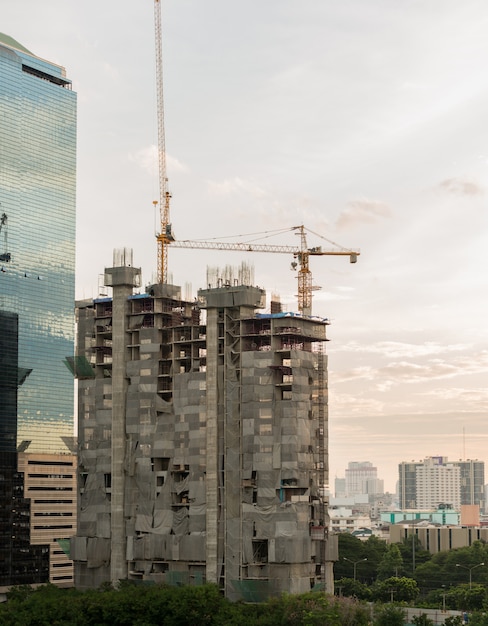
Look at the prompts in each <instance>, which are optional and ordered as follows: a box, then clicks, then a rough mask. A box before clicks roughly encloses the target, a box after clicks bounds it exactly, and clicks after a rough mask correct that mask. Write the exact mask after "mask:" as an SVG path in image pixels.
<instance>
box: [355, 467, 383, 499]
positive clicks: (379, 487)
mask: <svg viewBox="0 0 488 626" xmlns="http://www.w3.org/2000/svg"><path fill="white" fill-rule="evenodd" d="M383 491H384V484H383V481H382V480H380V479H379V478H378V470H377V468H376V467H374V466H373V464H372V463H370V462H369V461H352V462H350V463H349V464H348V466H347V469H346V495H347V496H355V495H359V494H363V493H367V494H368V495H377V494H381V493H383Z"/></svg>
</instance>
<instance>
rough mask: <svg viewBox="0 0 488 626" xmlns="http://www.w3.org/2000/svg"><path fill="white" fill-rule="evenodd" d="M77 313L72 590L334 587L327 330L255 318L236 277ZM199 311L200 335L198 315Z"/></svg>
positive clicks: (254, 299) (123, 271)
mask: <svg viewBox="0 0 488 626" xmlns="http://www.w3.org/2000/svg"><path fill="white" fill-rule="evenodd" d="M226 272H227V273H226V275H225V276H220V275H217V274H215V275H214V274H212V275H211V276H210V275H209V278H208V280H207V284H208V288H207V289H204V290H201V291H200V292H199V296H198V300H195V301H193V302H188V301H184V300H183V299H182V298H181V294H180V289H179V288H178V287H175V286H172V285H165V284H162V285H152V286H151V287H149V288H148V289H147V291H146V292H145V293H141V294H134V295H131V292H132V287H133V286H134V285H136V284H137V282H138V280H139V278H138V277H139V273H138V270H136V269H134V268H133V267H132V263H131V262H130V264H129V263H128V262H127V257H126V259H125V262H124V263H123V264H122V266H117V265H116V263H115V262H114V268H111V269H108V270H106V272H105V279H106V281H105V282H106V284H108V285H110V286H111V287H113V297H110V298H101V299H97V300H94V301H84V302H80V303H78V304H77V315H78V333H79V336H78V355H77V358H76V368H77V371H78V378H79V383H78V384H79V443H80V457H79V469H80V509H79V525H78V533H77V537H76V538H74V539H73V541H72V556H73V558H74V559H75V563H76V567H75V572H76V582H77V586H79V587H92V586H97V585H99V584H100V583H102V582H104V581H118V580H119V579H124V578H130V579H137V580H154V581H165V582H167V583H169V584H178V583H193V584H198V583H201V582H203V581H209V582H214V583H216V584H218V585H219V586H220V588H221V589H222V590H224V591H225V594H226V596H227V597H229V598H232V599H238V598H245V599H248V600H256V599H260V598H263V597H267V596H269V595H272V594H278V593H281V592H283V591H287V592H304V591H308V590H309V589H310V588H311V586H313V585H315V584H316V583H319V582H325V584H326V587H327V589H329V590H330V591H332V590H333V574H332V561H333V560H334V559H335V558H336V548H337V546H336V543H335V542H334V541H333V539H334V538H328V533H327V529H328V516H327V503H326V501H325V500H324V497H323V493H324V489H323V486H324V485H325V484H327V479H328V463H327V364H326V356H325V354H324V350H323V345H324V342H325V341H326V327H327V321H326V320H323V319H317V318H313V319H312V318H306V317H303V316H299V315H295V314H291V313H282V312H281V311H280V310H279V306H278V305H277V304H276V303H274V304H273V306H272V311H273V312H272V313H269V314H262V313H259V312H258V311H259V309H261V308H262V307H263V306H264V303H265V293H264V291H263V290H262V289H259V288H257V287H254V286H252V279H251V276H250V271H249V269H248V268H246V267H243V268H242V269H241V270H240V272H239V276H238V277H237V278H235V279H234V277H233V275H232V273H231V272H230V270H228V269H227V270H226ZM205 313H206V323H204V319H203V317H204V315H205Z"/></svg>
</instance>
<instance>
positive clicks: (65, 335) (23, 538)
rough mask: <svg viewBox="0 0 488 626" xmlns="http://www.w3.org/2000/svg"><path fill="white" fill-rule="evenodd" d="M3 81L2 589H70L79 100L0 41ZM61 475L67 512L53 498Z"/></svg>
mask: <svg viewBox="0 0 488 626" xmlns="http://www.w3.org/2000/svg"><path fill="white" fill-rule="evenodd" d="M0 85H1V89H0V146H1V150H0V204H1V206H0V223H1V232H0V395H1V402H0V470H1V474H2V477H3V478H4V480H2V481H1V484H0V501H1V506H0V535H1V542H0V587H2V588H4V587H7V586H9V585H11V584H28V583H39V582H47V581H48V580H51V581H52V582H59V583H60V584H62V585H66V584H68V585H69V584H72V583H73V579H72V576H71V577H69V574H66V576H68V577H65V574H64V573H63V574H60V573H59V572H60V571H61V570H62V571H63V572H69V570H70V567H71V562H70V561H69V559H68V558H67V557H66V556H65V555H63V554H59V550H60V547H59V543H58V542H57V539H67V538H68V537H69V536H70V534H72V532H73V530H72V528H71V527H72V525H73V524H75V516H74V515H73V514H74V512H75V510H76V509H75V506H74V497H75V493H76V492H75V472H74V468H75V460H74V457H73V455H74V454H76V445H75V443H74V436H73V435H74V432H73V429H74V417H73V378H72V376H71V375H70V373H69V371H68V369H67V368H66V366H65V363H63V361H65V359H66V357H69V358H71V359H72V358H73V354H74V315H73V301H74V286H75V275H74V272H75V200H76V94H75V93H74V92H73V91H72V90H71V82H70V81H69V80H68V79H67V78H66V72H65V70H64V68H62V67H60V66H58V65H55V64H53V63H50V62H48V61H45V60H43V59H41V58H39V57H37V56H35V55H34V54H32V53H31V52H29V51H28V50H27V49H26V48H24V47H23V46H22V45H21V44H19V43H18V42H16V41H14V40H13V39H12V38H10V37H8V36H7V35H3V34H0ZM18 455H21V456H18ZM21 459H22V460H21ZM65 461H66V467H65V468H64V467H63V469H61V467H62V465H64V462H65ZM60 464H62V465H60ZM34 468H37V469H35V471H33V470H34ZM68 468H69V469H68ZM24 471H25V472H26V484H25V485H24V474H23V472H24ZM34 474H38V475H39V477H36V476H34ZM61 474H62V475H63V479H62V481H61V483H62V484H63V485H66V481H68V482H69V480H71V502H70V503H69V506H71V510H70V511H69V512H68V510H67V508H66V509H65V505H66V507H68V503H64V502H63V503H58V502H54V500H59V499H61V498H60V497H58V498H56V497H55V494H56V491H57V489H58V486H59V475H61ZM29 475H32V479H33V482H32V483H31V482H29V481H30V478H29ZM68 475H69V476H70V477H71V478H70V479H68V478H64V477H65V476H68ZM38 478H39V481H40V482H39V481H38ZM27 483H29V484H27ZM29 485H30V486H29ZM36 490H37V491H36ZM34 492H36V499H37V500H43V502H42V503H41V502H39V503H38V504H39V506H37V504H36V503H34V502H33V500H32V498H33V497H34ZM41 494H42V495H41ZM58 494H59V491H58ZM64 495H66V494H63V498H64ZM66 499H69V498H66ZM47 500H50V501H51V502H52V504H53V509H52V510H51V509H50V508H49V507H50V505H49V503H48V502H47ZM65 513H66V514H67V515H66V516H65V515H64V514H65ZM44 514H46V516H47V517H46V516H45V515H44ZM40 517H46V519H44V520H43V521H44V523H43V524H42V525H43V526H44V528H43V532H42V533H37V530H38V529H36V528H34V526H41V524H40V523H39V519H38V518H40ZM61 517H66V518H69V520H70V523H69V524H68V523H66V524H64V523H63V524H59V519H58V518H61ZM48 527H49V528H48ZM42 542H43V543H42ZM50 563H51V565H50ZM55 565H56V567H55ZM59 576H61V577H60V578H58V577H59Z"/></svg>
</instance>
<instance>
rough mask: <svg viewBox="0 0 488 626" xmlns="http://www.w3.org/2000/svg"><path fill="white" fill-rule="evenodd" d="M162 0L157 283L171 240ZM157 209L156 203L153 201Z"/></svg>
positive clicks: (157, 10) (157, 29)
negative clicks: (165, 129)
mask: <svg viewBox="0 0 488 626" xmlns="http://www.w3.org/2000/svg"><path fill="white" fill-rule="evenodd" d="M161 4H162V0H154V36H155V37H154V38H155V45H156V91H157V117H158V170H159V221H160V224H159V226H160V231H159V233H158V234H157V235H156V240H157V246H158V282H159V283H167V282H168V244H169V243H170V242H171V241H172V240H173V236H172V234H171V224H170V221H169V204H170V198H171V194H170V192H169V190H168V177H167V174H166V144H165V135H164V100H163V38H162V28H161ZM153 204H154V206H155V207H157V205H158V201H157V200H155V201H154V203H153Z"/></svg>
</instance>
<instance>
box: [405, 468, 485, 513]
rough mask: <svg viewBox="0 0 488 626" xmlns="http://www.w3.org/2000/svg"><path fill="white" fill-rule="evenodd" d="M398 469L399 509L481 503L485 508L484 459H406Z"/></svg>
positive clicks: (479, 504)
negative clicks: (408, 460)
mask: <svg viewBox="0 0 488 626" xmlns="http://www.w3.org/2000/svg"><path fill="white" fill-rule="evenodd" d="M398 471H399V505H400V509H401V510H404V509H432V508H437V507H438V506H439V505H442V504H449V505H451V507H452V508H454V509H456V510H458V511H459V510H460V507H461V506H462V505H478V506H479V507H480V509H481V510H482V511H483V510H484V462H483V461H473V460H468V461H453V462H450V461H448V459H447V457H442V456H435V457H427V458H426V459H424V460H423V461H418V462H415V461H411V462H409V463H407V462H403V463H400V465H399V466H398Z"/></svg>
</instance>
